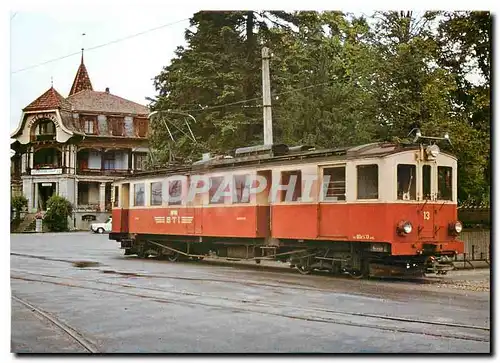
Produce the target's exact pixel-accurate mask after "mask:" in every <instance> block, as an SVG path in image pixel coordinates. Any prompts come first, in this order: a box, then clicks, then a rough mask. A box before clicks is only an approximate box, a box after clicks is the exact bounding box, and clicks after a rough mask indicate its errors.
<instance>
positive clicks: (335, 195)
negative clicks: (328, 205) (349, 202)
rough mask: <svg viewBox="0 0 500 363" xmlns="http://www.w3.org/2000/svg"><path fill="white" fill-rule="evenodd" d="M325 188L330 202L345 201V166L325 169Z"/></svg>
mask: <svg viewBox="0 0 500 363" xmlns="http://www.w3.org/2000/svg"><path fill="white" fill-rule="evenodd" d="M323 188H325V194H324V195H325V197H326V198H328V200H329V201H335V200H345V166H337V167H333V168H325V169H323Z"/></svg>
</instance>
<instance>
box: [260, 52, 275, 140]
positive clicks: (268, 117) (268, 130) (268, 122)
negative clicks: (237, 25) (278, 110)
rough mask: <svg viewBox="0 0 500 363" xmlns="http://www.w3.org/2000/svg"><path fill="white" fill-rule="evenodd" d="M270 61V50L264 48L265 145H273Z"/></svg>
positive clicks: (263, 106) (263, 98) (263, 100)
mask: <svg viewBox="0 0 500 363" xmlns="http://www.w3.org/2000/svg"><path fill="white" fill-rule="evenodd" d="M269 59H271V55H270V51H269V48H267V47H264V48H262V108H263V115H264V145H272V144H273V118H272V113H271V81H270V79H269Z"/></svg>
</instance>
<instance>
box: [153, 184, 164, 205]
mask: <svg viewBox="0 0 500 363" xmlns="http://www.w3.org/2000/svg"><path fill="white" fill-rule="evenodd" d="M162 187H163V183H162V182H154V183H151V205H162V202H163V199H162V195H161V189H162Z"/></svg>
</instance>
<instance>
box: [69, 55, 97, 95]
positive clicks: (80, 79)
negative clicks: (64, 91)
mask: <svg viewBox="0 0 500 363" xmlns="http://www.w3.org/2000/svg"><path fill="white" fill-rule="evenodd" d="M83 90H90V91H93V88H92V83H91V82H90V77H89V74H88V72H87V68H86V67H85V64H84V63H83V48H82V61H81V63H80V67H78V71H76V76H75V80H74V81H73V85H72V86H71V91H69V96H72V95H74V94H75V93H78V92H80V91H83Z"/></svg>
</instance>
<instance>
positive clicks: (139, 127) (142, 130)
mask: <svg viewBox="0 0 500 363" xmlns="http://www.w3.org/2000/svg"><path fill="white" fill-rule="evenodd" d="M135 132H136V135H137V136H138V137H146V136H147V133H148V120H146V119H140V118H136V119H135Z"/></svg>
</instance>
